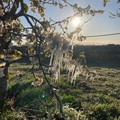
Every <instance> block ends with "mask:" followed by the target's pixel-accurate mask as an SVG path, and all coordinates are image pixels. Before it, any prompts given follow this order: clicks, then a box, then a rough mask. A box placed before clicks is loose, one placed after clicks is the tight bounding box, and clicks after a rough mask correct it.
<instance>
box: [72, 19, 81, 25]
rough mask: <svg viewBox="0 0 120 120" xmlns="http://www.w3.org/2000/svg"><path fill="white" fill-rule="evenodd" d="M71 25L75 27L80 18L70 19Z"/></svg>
mask: <svg viewBox="0 0 120 120" xmlns="http://www.w3.org/2000/svg"><path fill="white" fill-rule="evenodd" d="M72 24H73V25H74V26H75V27H77V26H78V25H79V24H80V17H75V18H73V19H72Z"/></svg>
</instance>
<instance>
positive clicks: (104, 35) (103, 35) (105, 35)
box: [84, 33, 120, 38]
mask: <svg viewBox="0 0 120 120" xmlns="http://www.w3.org/2000/svg"><path fill="white" fill-rule="evenodd" d="M113 35H120V33H111V34H101V35H89V36H84V37H86V38H88V37H107V36H113Z"/></svg>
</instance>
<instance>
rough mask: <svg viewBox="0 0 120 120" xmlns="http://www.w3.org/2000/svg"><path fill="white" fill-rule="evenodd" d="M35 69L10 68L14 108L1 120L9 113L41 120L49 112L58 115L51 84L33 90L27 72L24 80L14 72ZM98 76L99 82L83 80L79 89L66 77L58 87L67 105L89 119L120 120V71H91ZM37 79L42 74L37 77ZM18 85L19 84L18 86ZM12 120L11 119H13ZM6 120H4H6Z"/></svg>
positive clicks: (10, 96)
mask: <svg viewBox="0 0 120 120" xmlns="http://www.w3.org/2000/svg"><path fill="white" fill-rule="evenodd" d="M31 67H32V66H31V65H28V64H26V65H25V64H20V63H16V64H13V65H12V66H11V68H10V75H11V78H10V80H9V92H8V93H9V97H8V101H9V100H11V99H12V100H13V105H12V107H13V108H14V110H15V111H12V110H11V106H10V105H8V106H9V107H8V106H7V105H6V107H5V111H4V113H2V114H1V120H2V119H3V118H5V117H6V118H7V116H9V114H19V111H21V112H22V113H25V116H26V117H27V119H31V118H30V117H28V116H34V117H35V118H34V119H38V118H39V116H40V115H42V114H43V113H44V112H45V111H46V110H47V111H48V112H50V113H51V114H52V113H55V112H57V111H58V109H57V108H58V104H57V101H56V99H55V98H54V96H53V94H52V93H51V91H50V89H49V87H48V85H47V84H46V82H44V83H43V84H42V85H41V86H40V87H37V88H35V87H33V86H32V85H31V82H32V81H34V77H33V76H32V74H31V73H30V72H27V74H25V75H24V76H23V77H22V78H20V81H19V82H18V81H17V80H16V79H17V78H16V73H15V72H14V71H20V72H21V73H22V74H24V73H25V72H26V71H28V70H29V69H30V68H31ZM90 69H95V70H96V71H97V73H98V79H95V80H94V81H93V82H86V81H84V78H83V77H79V78H78V79H77V81H76V83H77V84H76V86H71V85H70V83H69V81H68V79H67V77H66V76H62V78H61V82H60V83H59V84H54V86H56V87H57V88H58V89H59V91H58V94H59V96H60V97H61V100H62V103H63V105H66V104H67V105H68V104H69V106H70V107H72V108H74V109H76V110H81V111H82V112H83V113H84V114H85V115H86V116H87V118H88V120H119V119H120V69H111V68H90ZM36 75H37V76H39V75H40V73H37V74H36ZM17 82H18V83H17ZM10 119H11V118H10ZM3 120H4V119H3Z"/></svg>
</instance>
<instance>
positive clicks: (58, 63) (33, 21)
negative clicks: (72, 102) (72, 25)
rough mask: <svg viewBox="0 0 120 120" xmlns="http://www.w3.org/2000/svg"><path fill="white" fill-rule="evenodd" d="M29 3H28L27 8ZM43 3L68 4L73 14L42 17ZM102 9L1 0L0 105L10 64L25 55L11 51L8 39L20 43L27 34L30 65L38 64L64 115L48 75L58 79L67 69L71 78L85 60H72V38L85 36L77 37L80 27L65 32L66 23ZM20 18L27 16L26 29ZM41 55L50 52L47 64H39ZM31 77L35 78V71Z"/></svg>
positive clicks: (49, 0)
mask: <svg viewBox="0 0 120 120" xmlns="http://www.w3.org/2000/svg"><path fill="white" fill-rule="evenodd" d="M28 3H30V7H29V6H28ZM46 4H49V5H53V7H54V6H59V7H60V8H63V7H65V6H67V5H69V6H70V7H71V8H72V9H73V11H74V15H73V16H70V17H67V18H65V19H63V20H62V21H54V20H51V21H48V20H46V19H45V14H44V11H45V8H44V6H45V5H46ZM29 10H30V11H32V12H33V13H37V14H38V15H39V16H40V18H41V20H39V19H38V18H36V17H35V16H34V15H33V14H29V12H28V11H29ZM103 12H104V11H103V10H93V9H92V8H91V6H90V5H88V6H87V7H86V8H82V7H79V6H78V5H77V4H74V5H72V4H70V3H69V2H68V1H67V0H61V1H54V0H44V1H42V0H29V1H28V2H25V1H24V0H0V106H2V105H3V103H4V96H5V93H6V91H7V79H8V77H9V72H8V69H9V66H10V64H12V63H14V62H16V61H18V60H20V59H22V58H23V57H26V55H24V53H21V52H20V51H17V50H14V51H13V50H12V49H11V42H12V41H16V42H17V43H18V45H20V44H21V41H22V38H23V37H26V39H27V42H31V43H32V46H29V47H28V52H29V57H30V60H31V64H33V67H32V70H34V66H35V65H38V70H41V71H42V73H43V76H44V79H45V80H46V82H47V83H48V85H49V87H50V89H51V91H52V92H53V94H54V96H55V97H56V99H57V101H58V103H59V110H60V113H61V114H62V116H64V113H63V110H62V103H61V101H60V98H59V96H58V95H57V94H56V91H54V89H53V88H54V86H53V85H52V84H51V83H50V81H49V80H48V78H47V75H50V76H52V79H54V80H56V81H59V79H60V74H61V70H62V69H66V70H68V71H69V75H70V77H71V80H72V81H74V80H75V79H76V77H77V75H78V74H79V73H80V72H81V69H83V68H84V69H85V67H84V65H82V63H83V61H84V56H83V55H80V56H79V57H78V58H77V59H73V46H74V45H75V43H74V42H73V40H74V41H75V40H78V41H82V40H84V39H85V37H83V36H79V33H80V31H81V29H82V27H83V26H78V27H77V28H76V29H75V30H74V31H73V32H71V33H68V31H67V25H68V24H69V22H70V21H71V20H72V19H73V17H76V16H80V17H82V16H83V15H84V14H86V15H92V16H94V15H95V14H97V13H99V14H101V13H103ZM21 17H24V18H25V19H26V21H27V22H28V23H29V25H30V27H28V28H26V26H25V25H24V24H22V22H21V20H20V18H21ZM87 22H88V21H86V22H85V23H87ZM85 23H84V24H85ZM84 24H83V25H84ZM56 26H59V27H60V28H61V30H62V32H61V33H59V32H57V31H56V30H55V28H56ZM46 46H47V48H46ZM42 54H44V55H50V62H49V64H47V65H46V64H43V63H42V60H41V55H42ZM59 58H61V59H59ZM71 65H72V66H73V67H72V69H70V68H71ZM44 68H45V69H44ZM86 70H87V69H86ZM33 76H34V77H35V79H37V78H36V76H35V74H34V71H33Z"/></svg>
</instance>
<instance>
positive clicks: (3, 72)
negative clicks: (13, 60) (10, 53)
mask: <svg viewBox="0 0 120 120" xmlns="http://www.w3.org/2000/svg"><path fill="white" fill-rule="evenodd" d="M8 67H9V65H8V64H6V65H5V66H4V67H0V110H1V109H2V107H3V105H4V102H5V95H6V92H7V77H6V76H7V75H8Z"/></svg>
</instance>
